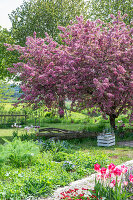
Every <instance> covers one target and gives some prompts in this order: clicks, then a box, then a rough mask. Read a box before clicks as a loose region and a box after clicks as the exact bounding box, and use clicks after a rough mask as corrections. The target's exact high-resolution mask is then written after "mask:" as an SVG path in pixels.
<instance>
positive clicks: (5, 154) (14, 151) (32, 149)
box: [0, 138, 40, 167]
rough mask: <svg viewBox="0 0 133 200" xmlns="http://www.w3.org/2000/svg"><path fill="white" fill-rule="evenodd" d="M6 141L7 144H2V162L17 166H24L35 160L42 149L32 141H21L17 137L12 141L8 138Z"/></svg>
mask: <svg viewBox="0 0 133 200" xmlns="http://www.w3.org/2000/svg"><path fill="white" fill-rule="evenodd" d="M4 140H5V139H4ZM5 142H6V144H5V145H4V146H1V152H2V153H1V158H0V160H1V164H2V163H3V162H4V163H8V164H11V165H13V166H16V167H24V166H27V165H30V164H32V163H33V162H35V160H36V156H37V155H38V153H39V151H40V150H39V147H38V146H37V145H36V144H35V143H34V142H31V141H21V140H19V139H16V138H15V139H14V140H13V141H12V142H9V141H8V140H5Z"/></svg>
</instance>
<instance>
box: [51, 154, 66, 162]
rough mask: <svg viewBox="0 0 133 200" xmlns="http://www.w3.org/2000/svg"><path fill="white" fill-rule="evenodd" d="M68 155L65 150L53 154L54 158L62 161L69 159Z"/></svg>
mask: <svg viewBox="0 0 133 200" xmlns="http://www.w3.org/2000/svg"><path fill="white" fill-rule="evenodd" d="M68 156H69V155H68V154H67V153H65V152H57V153H56V154H54V155H53V160H54V161H56V162H61V161H64V160H67V157H68Z"/></svg>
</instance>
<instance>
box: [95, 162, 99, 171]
mask: <svg viewBox="0 0 133 200" xmlns="http://www.w3.org/2000/svg"><path fill="white" fill-rule="evenodd" d="M94 169H95V171H99V170H100V165H99V164H98V163H96V164H94Z"/></svg>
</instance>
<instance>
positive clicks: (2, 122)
mask: <svg viewBox="0 0 133 200" xmlns="http://www.w3.org/2000/svg"><path fill="white" fill-rule="evenodd" d="M27 117H28V116H27V114H26V113H23V112H21V113H20V112H19V113H16V112H12V113H10V112H3V113H2V112H1V113H0V126H2V127H3V126H11V125H13V124H14V123H17V124H18V125H20V124H21V125H23V124H25V125H26V121H27Z"/></svg>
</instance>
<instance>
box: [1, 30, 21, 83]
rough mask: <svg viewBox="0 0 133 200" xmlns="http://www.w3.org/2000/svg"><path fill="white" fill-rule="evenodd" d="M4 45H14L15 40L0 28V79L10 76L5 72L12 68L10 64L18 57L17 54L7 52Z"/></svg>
mask: <svg viewBox="0 0 133 200" xmlns="http://www.w3.org/2000/svg"><path fill="white" fill-rule="evenodd" d="M4 43H8V44H14V43H15V40H14V39H13V38H12V36H11V33H10V32H9V31H8V30H7V29H2V28H1V27H0V79H3V78H5V77H11V76H12V75H11V74H10V73H9V71H7V68H9V67H12V64H13V63H15V62H16V61H17V57H18V53H17V52H15V51H14V52H9V51H7V50H6V47H5V46H4Z"/></svg>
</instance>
